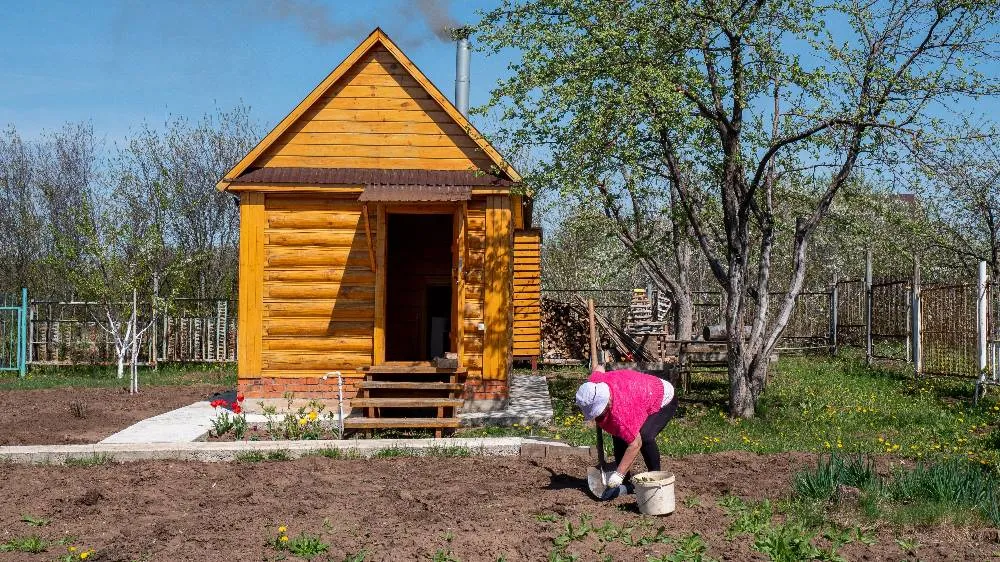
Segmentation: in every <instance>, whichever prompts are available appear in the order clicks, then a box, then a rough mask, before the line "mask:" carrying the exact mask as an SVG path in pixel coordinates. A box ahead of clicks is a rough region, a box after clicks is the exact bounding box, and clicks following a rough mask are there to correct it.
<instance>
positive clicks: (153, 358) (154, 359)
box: [149, 272, 160, 369]
mask: <svg viewBox="0 0 1000 562" xmlns="http://www.w3.org/2000/svg"><path fill="white" fill-rule="evenodd" d="M159 296H160V274H159V273H155V272H154V273H153V298H152V299H150V302H149V311H150V319H149V330H150V334H149V347H150V350H149V362H150V363H152V364H153V368H154V369H156V368H157V365H158V359H159V357H158V356H159V353H157V351H156V348H157V347H158V346H157V345H156V344H157V343H158V342H157V341H156V328H157V327H158V326H157V324H156V299H157V297H159Z"/></svg>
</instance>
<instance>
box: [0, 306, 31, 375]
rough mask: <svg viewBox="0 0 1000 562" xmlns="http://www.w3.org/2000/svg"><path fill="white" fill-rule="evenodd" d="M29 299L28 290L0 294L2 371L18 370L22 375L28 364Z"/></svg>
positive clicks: (0, 353) (0, 362) (0, 366)
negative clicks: (16, 293) (15, 293)
mask: <svg viewBox="0 0 1000 562" xmlns="http://www.w3.org/2000/svg"><path fill="white" fill-rule="evenodd" d="M27 300H28V292H27V290H22V291H21V294H20V295H5V294H0V371H16V372H17V373H18V374H19V375H21V376H23V375H24V373H25V369H26V365H27V350H26V348H25V340H26V336H25V331H26V326H25V324H26V318H27Z"/></svg>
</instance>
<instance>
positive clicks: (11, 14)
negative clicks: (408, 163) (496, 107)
mask: <svg viewBox="0 0 1000 562" xmlns="http://www.w3.org/2000/svg"><path fill="white" fill-rule="evenodd" d="M417 4H419V2H409V1H405V0H395V1H389V0H366V1H364V2H358V1H354V0H327V1H321V0H283V1H277V2H267V1H264V0H242V1H241V0H205V1H203V2H197V1H194V0H176V1H169V2H168V1H151V2H139V1H112V0H90V1H76V2H72V1H39V2H19V1H14V0H2V1H0V8H2V13H3V14H4V15H3V18H2V21H0V53H2V54H3V56H2V60H3V62H2V63H0V84H2V86H0V126H5V125H7V124H14V125H15V126H16V127H17V128H18V130H19V131H20V132H21V134H22V135H23V136H25V137H27V138H33V137H35V136H37V135H38V134H39V133H40V132H41V131H43V130H51V129H55V128H58V127H60V126H61V125H62V124H63V123H65V122H67V121H87V120H89V121H92V122H93V125H94V129H95V132H97V133H98V135H101V136H106V138H107V140H108V141H110V142H114V141H116V140H119V139H121V138H123V137H124V136H126V135H127V134H128V131H129V129H130V128H136V127H138V126H139V125H141V124H142V123H143V122H144V121H145V122H148V123H149V124H150V125H152V126H154V127H157V126H159V125H160V124H161V123H163V121H164V120H165V119H166V118H167V117H168V116H169V115H172V114H173V115H184V116H187V117H192V118H197V117H199V116H201V115H203V114H205V113H212V112H214V110H215V108H219V109H222V110H228V109H230V108H232V107H233V106H235V105H236V104H238V103H240V102H241V101H242V102H243V103H246V104H247V105H249V106H250V107H251V113H252V115H253V116H254V118H256V119H258V120H259V121H260V122H261V123H262V124H264V125H266V126H267V127H270V126H273V125H274V124H276V123H277V122H278V121H279V120H280V119H281V118H282V117H284V116H285V114H286V113H288V112H289V111H290V110H291V109H292V108H293V107H294V106H295V105H296V104H297V103H298V102H299V101H300V100H301V99H302V98H304V97H305V96H306V94H308V93H309V91H310V90H312V88H313V87H314V86H315V85H316V84H318V83H319V82H320V81H321V80H322V79H323V78H324V77H325V76H326V75H327V74H328V73H329V72H330V70H332V69H333V68H334V67H335V66H336V65H337V64H338V63H339V62H340V61H341V60H342V59H343V58H344V57H345V56H347V54H348V53H350V52H351V50H352V49H354V47H355V46H357V44H358V43H359V42H360V41H361V40H362V39H363V38H364V37H365V36H366V35H368V33H369V32H371V30H372V29H374V28H375V26H381V27H382V29H383V30H385V31H386V32H387V33H388V34H389V36H390V37H391V38H392V39H393V40H394V41H396V42H397V43H399V44H400V46H401V47H402V49H403V50H404V51H405V52H406V53H407V55H408V56H409V57H410V58H411V59H412V60H413V61H414V63H416V65H417V66H418V67H420V69H421V70H422V71H423V72H424V73H425V74H426V75H427V76H428V77H429V78H430V79H431V80H432V81H433V82H434V83H435V84H436V85H437V87H438V88H439V89H440V90H441V91H442V92H443V93H445V95H447V96H448V97H449V98H451V97H452V96H453V95H454V84H455V82H454V81H455V47H454V44H453V43H451V42H446V41H442V40H440V39H438V38H437V37H436V36H435V35H434V33H433V30H432V24H431V23H430V21H429V19H428V17H427V15H426V14H427V13H428V11H427V10H425V11H423V12H421V11H420V10H418V9H417ZM422 4H424V5H425V6H430V10H431V11H433V9H434V7H435V6H436V7H437V8H438V14H437V15H438V16H439V19H438V20H437V21H443V20H445V19H449V18H450V19H451V20H453V21H456V22H462V23H471V22H474V21H476V20H477V19H478V18H477V16H476V14H475V11H476V10H477V9H488V8H490V7H492V6H493V5H494V4H495V2H492V1H488V0H475V1H460V2H459V1H456V2H448V1H446V0H445V1H442V2H429V1H428V2H423V3H422ZM435 23H436V22H435ZM506 62H507V61H505V60H503V58H502V57H501V58H497V57H493V58H491V59H486V58H485V57H484V56H483V55H482V54H479V53H475V54H474V55H473V59H472V76H471V91H470V98H471V100H470V101H471V104H472V105H479V104H482V103H484V102H485V101H486V100H487V98H488V95H489V90H490V88H491V87H492V86H493V85H494V84H495V83H496V81H497V79H498V78H499V77H500V76H501V74H502V73H503V71H504V69H505V67H506Z"/></svg>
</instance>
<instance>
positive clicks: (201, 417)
mask: <svg viewBox="0 0 1000 562" xmlns="http://www.w3.org/2000/svg"><path fill="white" fill-rule="evenodd" d="M217 413H218V412H216V410H215V408H213V407H211V406H210V405H209V403H208V402H207V401H206V402H195V403H194V404H191V405H190V406H184V407H183V408H177V409H176V410H172V411H170V412H167V413H165V414H160V415H158V416H153V417H151V418H146V419H144V420H142V421H141V422H139V423H137V424H134V425H131V426H129V427H126V428H125V429H123V430H121V431H119V432H118V433H115V434H114V435H111V436H110V437H106V438H105V439H103V440H101V443H190V442H191V441H198V440H200V439H204V437H205V436H206V435H207V434H208V430H209V429H211V428H212V420H213V419H215V416H216V414H217ZM246 417H247V423H251V424H253V423H265V422H267V418H265V417H264V416H262V415H259V414H247V416H246Z"/></svg>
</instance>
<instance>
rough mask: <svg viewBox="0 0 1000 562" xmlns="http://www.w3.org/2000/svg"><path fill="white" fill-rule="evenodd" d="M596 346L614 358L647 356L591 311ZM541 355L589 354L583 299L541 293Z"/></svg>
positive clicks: (546, 357) (549, 357) (560, 357)
mask: <svg viewBox="0 0 1000 562" xmlns="http://www.w3.org/2000/svg"><path fill="white" fill-rule="evenodd" d="M594 319H595V321H596V323H597V332H598V338H599V347H600V348H601V349H602V350H604V351H606V352H610V354H611V358H613V359H614V360H622V359H630V360H641V359H647V356H646V352H645V350H644V349H643V348H642V347H641V346H640V345H639V344H638V343H636V341H635V340H634V339H632V338H631V337H630V336H629V335H628V334H626V333H625V332H624V331H622V330H621V328H619V327H617V326H615V325H614V324H613V323H612V322H611V321H610V320H608V319H607V318H606V317H605V316H603V315H602V314H600V313H597V314H595V318H594ZM542 358H543V360H545V361H549V362H552V361H565V360H574V361H583V360H586V359H589V358H590V336H589V322H588V319H587V302H586V300H584V299H583V297H579V296H578V297H575V298H574V302H572V303H565V302H559V301H555V300H552V299H548V298H545V297H542Z"/></svg>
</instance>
